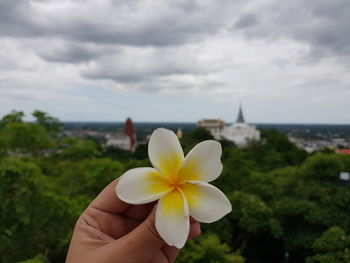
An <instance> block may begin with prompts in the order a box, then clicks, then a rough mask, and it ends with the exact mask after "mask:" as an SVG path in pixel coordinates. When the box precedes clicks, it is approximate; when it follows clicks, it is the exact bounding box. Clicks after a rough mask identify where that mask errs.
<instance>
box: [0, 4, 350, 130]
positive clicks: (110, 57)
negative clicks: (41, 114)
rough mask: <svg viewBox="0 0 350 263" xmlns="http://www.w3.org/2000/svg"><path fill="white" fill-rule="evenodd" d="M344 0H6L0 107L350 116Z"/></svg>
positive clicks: (176, 115)
mask: <svg viewBox="0 0 350 263" xmlns="http://www.w3.org/2000/svg"><path fill="white" fill-rule="evenodd" d="M349 18H350V1H349V0H331V1H330V0H317V1H314V0H280V1H274V0H253V1H250V0H211V1H209V0H197V1H195V0H140V1H136V0H135V1H130V0H125V1H123V0H98V1H96V0H0V116H3V115H4V114H6V113H9V112H10V111H11V110H12V109H16V110H22V111H24V112H25V113H26V114H27V115H30V113H31V112H32V111H34V110H35V109H39V110H43V111H47V112H49V113H50V114H51V115H53V116H55V117H58V118H60V119H61V120H64V121H67V120H69V121H89V120H90V121H123V120H125V118H127V117H132V119H133V120H134V121H188V122H195V121H197V120H198V119H200V118H209V117H210V118H221V119H224V120H225V121H227V122H232V121H234V120H235V119H236V116H237V112H238V105H239V101H241V102H242V104H243V111H244V113H245V115H246V119H247V121H248V122H258V123H347V124H349V123H350V23H349Z"/></svg>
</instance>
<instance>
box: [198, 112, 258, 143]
mask: <svg viewBox="0 0 350 263" xmlns="http://www.w3.org/2000/svg"><path fill="white" fill-rule="evenodd" d="M197 126H198V127H203V128H206V129H207V130H208V131H210V133H211V134H212V135H213V137H214V138H215V139H216V140H220V139H226V140H229V141H232V142H234V143H235V144H236V145H237V147H240V148H244V147H247V146H248V144H249V142H250V141H259V140H260V132H259V130H257V129H256V128H255V126H252V125H249V124H247V123H246V122H245V121H244V117H243V112H242V107H241V106H240V107H239V112H238V117H237V121H236V122H235V123H234V124H232V125H229V126H225V123H224V121H222V120H205V119H203V120H201V121H199V122H198V123H197Z"/></svg>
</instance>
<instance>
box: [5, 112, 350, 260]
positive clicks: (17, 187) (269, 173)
mask: <svg viewBox="0 0 350 263" xmlns="http://www.w3.org/2000/svg"><path fill="white" fill-rule="evenodd" d="M23 116H24V114H23V113H22V112H17V111H13V112H11V113H10V114H8V115H6V116H5V117H3V119H2V120H0V202H1V204H2V205H1V206H0V262H22V263H43V262H52V263H55V262H64V259H65V255H66V251H67V247H68V244H69V240H70V236H71V233H72V230H73V227H74V224H75V221H76V219H77V218H78V216H79V215H80V213H81V212H82V211H83V210H84V209H85V207H86V205H87V204H88V203H89V202H91V200H92V199H93V198H95V196H96V195H97V194H98V193H99V192H100V191H101V190H102V189H103V188H104V187H105V186H106V185H107V184H108V183H109V182H111V181H112V180H114V179H115V178H117V177H118V176H120V175H121V174H123V172H124V171H126V170H128V169H130V168H134V167H140V166H149V165H150V163H149V160H148V157H147V146H146V145H140V147H139V148H138V149H137V150H136V151H135V152H134V153H131V152H126V151H123V150H118V149H113V148H107V149H104V148H102V147H101V146H100V145H99V144H98V143H96V142H94V141H91V140H87V139H82V138H77V137H66V138H61V137H60V136H58V135H59V131H60V129H61V124H60V123H59V121H58V120H57V119H56V118H54V117H51V116H49V115H48V114H47V113H44V112H40V111H36V112H34V113H33V116H34V117H35V122H34V123H28V122H23V120H22V118H23ZM262 138H263V139H262V140H261V141H260V142H251V143H250V145H249V147H248V148H246V149H239V148H237V147H236V146H235V145H234V144H233V143H231V142H228V141H222V142H221V143H222V146H223V156H222V162H223V165H224V169H223V173H222V175H221V176H220V177H219V178H218V179H217V180H216V181H214V184H215V185H216V186H218V187H219V188H220V189H222V190H223V191H224V192H225V193H226V194H227V196H228V197H229V199H230V201H231V203H232V207H233V211H232V213H230V214H229V215H227V216H226V217H225V218H223V219H222V220H220V221H218V222H216V223H213V224H202V236H201V237H200V238H198V239H196V240H193V241H190V242H189V243H188V244H187V245H186V247H185V248H184V249H183V250H182V252H181V254H180V256H179V258H178V260H177V262H179V263H182V262H184V263H185V262H186V263H199V262H208V263H219V262H220V263H243V262H246V263H265V262H281V263H282V262H293V263H302V262H307V263H328V262H335V263H340V262H350V252H349V247H350V208H349V204H350V188H349V187H348V186H346V185H343V184H341V183H340V181H339V173H340V172H341V171H350V157H349V156H341V155H337V154H333V153H330V152H320V153H316V154H313V155H308V154H307V153H306V152H304V151H303V150H300V149H298V148H297V147H296V146H295V145H294V144H292V143H291V142H289V140H288V138H287V137H286V136H285V135H283V134H281V133H278V132H276V131H268V130H264V131H262ZM207 139H212V136H211V135H210V134H209V133H208V132H207V131H206V130H203V129H197V130H195V131H193V132H191V133H185V134H184V137H183V138H182V139H181V144H182V146H183V148H184V149H185V152H188V151H189V150H190V149H191V148H192V147H193V146H194V145H196V144H197V143H198V142H200V141H202V140H207ZM286 260H287V261H286Z"/></svg>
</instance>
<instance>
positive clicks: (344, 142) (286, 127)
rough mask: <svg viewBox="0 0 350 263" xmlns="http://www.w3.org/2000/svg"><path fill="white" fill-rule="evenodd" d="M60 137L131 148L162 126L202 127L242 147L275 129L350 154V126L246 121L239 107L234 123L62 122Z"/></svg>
mask: <svg viewBox="0 0 350 263" xmlns="http://www.w3.org/2000/svg"><path fill="white" fill-rule="evenodd" d="M63 125H64V127H63V131H62V134H61V135H62V136H78V137H84V138H90V139H93V140H95V141H98V142H99V143H101V144H102V145H103V146H105V147H117V148H121V149H124V150H131V151H134V150H135V149H136V147H137V145H138V144H145V143H147V140H148V138H149V135H150V134H151V133H152V131H153V130H154V129H156V128H158V127H164V128H168V129H171V130H173V131H174V132H178V134H179V131H180V136H181V134H183V133H187V132H190V131H193V130H194V129H196V128H197V127H203V128H205V129H207V130H208V131H210V132H211V133H212V135H213V136H214V138H215V139H217V140H219V139H228V140H231V141H234V142H235V144H236V145H237V146H238V147H242V148H244V147H245V146H247V142H249V141H250V140H259V139H260V132H259V130H261V129H267V130H271V129H274V130H277V131H280V132H282V133H284V134H286V135H287V136H288V138H289V140H290V141H291V142H293V143H294V144H296V145H297V146H298V147H299V148H302V149H304V150H306V151H307V152H309V153H312V152H314V151H318V150H324V149H327V150H331V151H334V152H337V153H340V154H350V125H327V124H262V123H255V124H247V123H246V122H245V120H244V117H243V113H242V109H241V108H240V109H239V112H238V117H237V119H236V122H234V123H228V124H225V122H224V121H223V120H219V119H202V120H199V121H198V122H197V123H180V122H169V123H156V122H155V123H150V122H136V123H132V121H131V119H130V118H128V119H127V121H126V122H116V123H113V122H64V123H63Z"/></svg>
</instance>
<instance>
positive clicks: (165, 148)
mask: <svg viewBox="0 0 350 263" xmlns="http://www.w3.org/2000/svg"><path fill="white" fill-rule="evenodd" d="M148 155H149V159H150V161H151V163H152V165H153V167H155V168H157V169H158V170H159V171H160V172H161V173H162V174H163V175H165V176H166V177H168V178H170V179H171V180H175V179H176V177H177V174H178V172H179V170H180V168H181V166H182V162H183V160H184V154H183V151H182V148H181V145H180V142H179V140H178V138H177V137H176V135H175V133H174V132H172V131H171V130H167V129H164V128H159V129H156V130H155V131H154V132H153V133H152V136H151V138H150V140H149V144H148Z"/></svg>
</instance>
